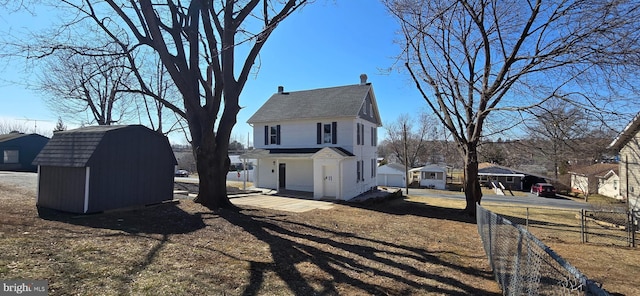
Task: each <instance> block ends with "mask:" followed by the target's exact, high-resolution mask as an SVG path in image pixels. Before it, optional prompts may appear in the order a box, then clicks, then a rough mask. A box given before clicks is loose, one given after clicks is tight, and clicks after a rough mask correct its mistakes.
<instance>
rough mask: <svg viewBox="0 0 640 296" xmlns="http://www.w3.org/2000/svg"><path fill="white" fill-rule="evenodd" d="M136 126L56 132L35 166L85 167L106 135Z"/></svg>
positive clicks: (98, 127)
mask: <svg viewBox="0 0 640 296" xmlns="http://www.w3.org/2000/svg"><path fill="white" fill-rule="evenodd" d="M130 127H135V126H128V125H111V126H90V127H84V128H79V129H75V130H70V131H61V132H56V133H55V134H54V135H53V137H52V138H51V140H49V143H47V145H46V146H44V148H43V149H42V151H40V154H38V156H37V157H36V158H35V159H34V160H33V164H34V165H42V166H61V167H84V166H86V165H87V163H88V162H89V160H90V159H91V156H92V155H93V153H94V152H95V150H96V148H98V145H99V144H100V141H101V140H102V138H103V137H104V136H105V134H106V133H107V132H109V131H112V130H117V129H123V128H130Z"/></svg>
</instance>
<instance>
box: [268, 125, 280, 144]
mask: <svg viewBox="0 0 640 296" xmlns="http://www.w3.org/2000/svg"><path fill="white" fill-rule="evenodd" d="M269 138H270V139H271V141H269V144H278V127H277V126H272V127H271V132H270V133H269Z"/></svg>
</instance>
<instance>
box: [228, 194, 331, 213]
mask: <svg viewBox="0 0 640 296" xmlns="http://www.w3.org/2000/svg"><path fill="white" fill-rule="evenodd" d="M231 202H232V203H233V204H234V205H236V206H251V207H257V208H266V209H273V210H278V211H286V212H295V213H302V212H307V211H311V210H317V209H319V210H328V209H331V208H333V206H334V204H333V203H332V202H328V201H320V200H308V199H300V198H293V197H283V196H275V195H264V194H256V195H249V196H244V197H236V198H232V199H231Z"/></svg>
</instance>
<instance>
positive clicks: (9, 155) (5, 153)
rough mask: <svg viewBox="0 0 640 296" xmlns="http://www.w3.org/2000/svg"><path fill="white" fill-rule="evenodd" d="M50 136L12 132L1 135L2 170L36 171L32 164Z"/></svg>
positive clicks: (0, 160) (0, 163) (0, 169)
mask: <svg viewBox="0 0 640 296" xmlns="http://www.w3.org/2000/svg"><path fill="white" fill-rule="evenodd" d="M48 141H49V138H47V137H45V136H41V135H38V134H23V133H19V132H12V133H10V134H6V135H0V155H2V158H0V171H21V172H35V171H36V170H37V169H38V167H37V166H35V165H33V164H31V163H32V162H33V159H34V158H36V155H38V153H40V150H42V148H43V147H44V145H46V144H47V142H48Z"/></svg>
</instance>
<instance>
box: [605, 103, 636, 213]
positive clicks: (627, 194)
mask: <svg viewBox="0 0 640 296" xmlns="http://www.w3.org/2000/svg"><path fill="white" fill-rule="evenodd" d="M609 148H611V149H613V150H616V151H618V152H619V156H620V163H619V168H618V170H619V173H620V174H619V177H620V195H621V196H622V198H623V199H625V200H627V201H628V205H629V208H630V209H634V210H636V211H640V113H639V114H638V115H636V117H635V118H634V119H633V120H632V121H631V123H629V125H627V126H626V127H625V129H624V130H623V131H622V132H621V133H620V134H619V135H618V137H616V138H615V139H614V140H613V142H611V144H610V145H609Z"/></svg>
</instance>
